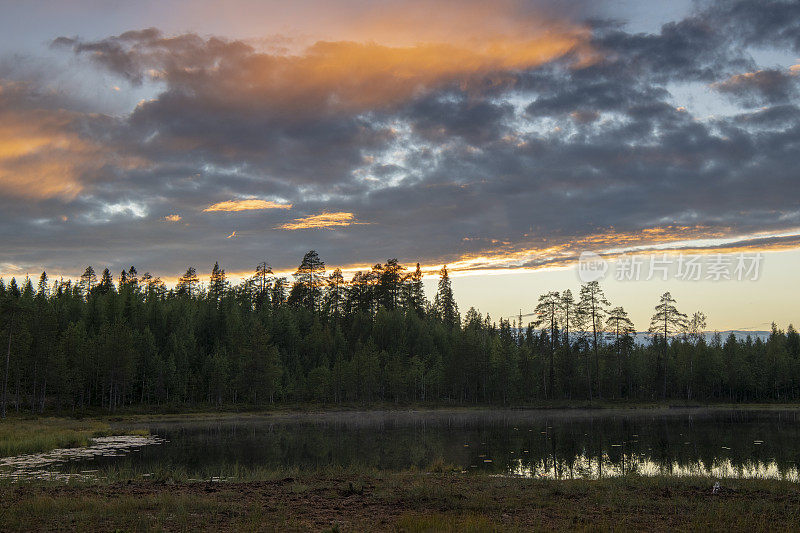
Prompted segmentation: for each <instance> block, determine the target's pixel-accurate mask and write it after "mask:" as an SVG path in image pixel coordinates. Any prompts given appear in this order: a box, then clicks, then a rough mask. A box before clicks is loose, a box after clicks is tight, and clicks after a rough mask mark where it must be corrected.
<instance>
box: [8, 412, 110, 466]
mask: <svg viewBox="0 0 800 533" xmlns="http://www.w3.org/2000/svg"><path fill="white" fill-rule="evenodd" d="M110 434H111V427H110V426H109V425H108V424H107V423H105V422H101V421H99V420H70V419H65V418H39V419H35V420H23V419H7V420H3V421H0V457H7V456H10V455H20V454H25V453H38V452H46V451H49V450H53V449H55V448H75V447H78V446H86V445H87V444H89V440H90V439H91V438H92V437H101V436H106V435H110Z"/></svg>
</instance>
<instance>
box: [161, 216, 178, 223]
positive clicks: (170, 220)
mask: <svg viewBox="0 0 800 533" xmlns="http://www.w3.org/2000/svg"><path fill="white" fill-rule="evenodd" d="M164 220H166V221H167V222H180V221H181V216H180V215H167V216H165V217H164Z"/></svg>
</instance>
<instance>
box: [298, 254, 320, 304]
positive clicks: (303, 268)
mask: <svg viewBox="0 0 800 533" xmlns="http://www.w3.org/2000/svg"><path fill="white" fill-rule="evenodd" d="M324 275H325V263H324V262H323V261H322V260H321V259H320V258H319V254H317V252H316V250H310V251H309V252H307V253H306V255H305V256H303V260H302V261H301V262H300V266H298V267H297V271H296V272H295V273H294V279H295V284H294V287H292V292H293V293H294V294H295V297H294V300H295V301H297V302H298V303H302V304H303V305H305V307H306V308H308V310H310V311H317V310H318V308H319V306H320V303H321V302H320V294H321V291H320V288H321V287H322V285H323V283H324V279H323V276H324Z"/></svg>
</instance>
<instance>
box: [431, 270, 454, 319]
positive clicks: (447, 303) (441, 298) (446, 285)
mask: <svg viewBox="0 0 800 533" xmlns="http://www.w3.org/2000/svg"><path fill="white" fill-rule="evenodd" d="M433 307H434V309H436V313H437V314H438V316H439V318H440V319H441V320H442V322H444V323H445V325H447V326H448V327H449V328H453V327H455V326H458V325H459V323H460V322H461V317H460V316H459V314H458V305H457V304H456V300H455V297H454V296H453V287H452V286H451V285H450V276H449V275H448V273H447V265H444V266H443V267H442V270H440V271H439V288H438V290H437V291H436V298H435V299H434V301H433Z"/></svg>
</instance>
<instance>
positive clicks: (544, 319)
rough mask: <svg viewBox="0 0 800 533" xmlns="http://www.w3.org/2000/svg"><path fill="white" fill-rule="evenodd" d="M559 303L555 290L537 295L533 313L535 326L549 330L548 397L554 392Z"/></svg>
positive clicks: (559, 299)
mask: <svg viewBox="0 0 800 533" xmlns="http://www.w3.org/2000/svg"><path fill="white" fill-rule="evenodd" d="M560 304H561V298H560V296H559V294H558V293H557V292H555V291H551V292H548V293H547V294H543V295H541V296H539V303H538V304H537V305H536V309H535V311H534V313H536V319H535V320H534V321H533V324H534V325H535V326H536V327H537V328H541V327H542V326H546V327H547V328H548V329H549V330H550V334H549V337H550V362H549V365H548V373H547V374H548V378H547V392H546V394H545V395H546V396H547V397H548V398H553V394H554V392H555V390H554V387H555V360H554V359H555V351H556V340H557V339H556V335H557V334H558V333H557V332H558V312H559V308H560Z"/></svg>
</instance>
